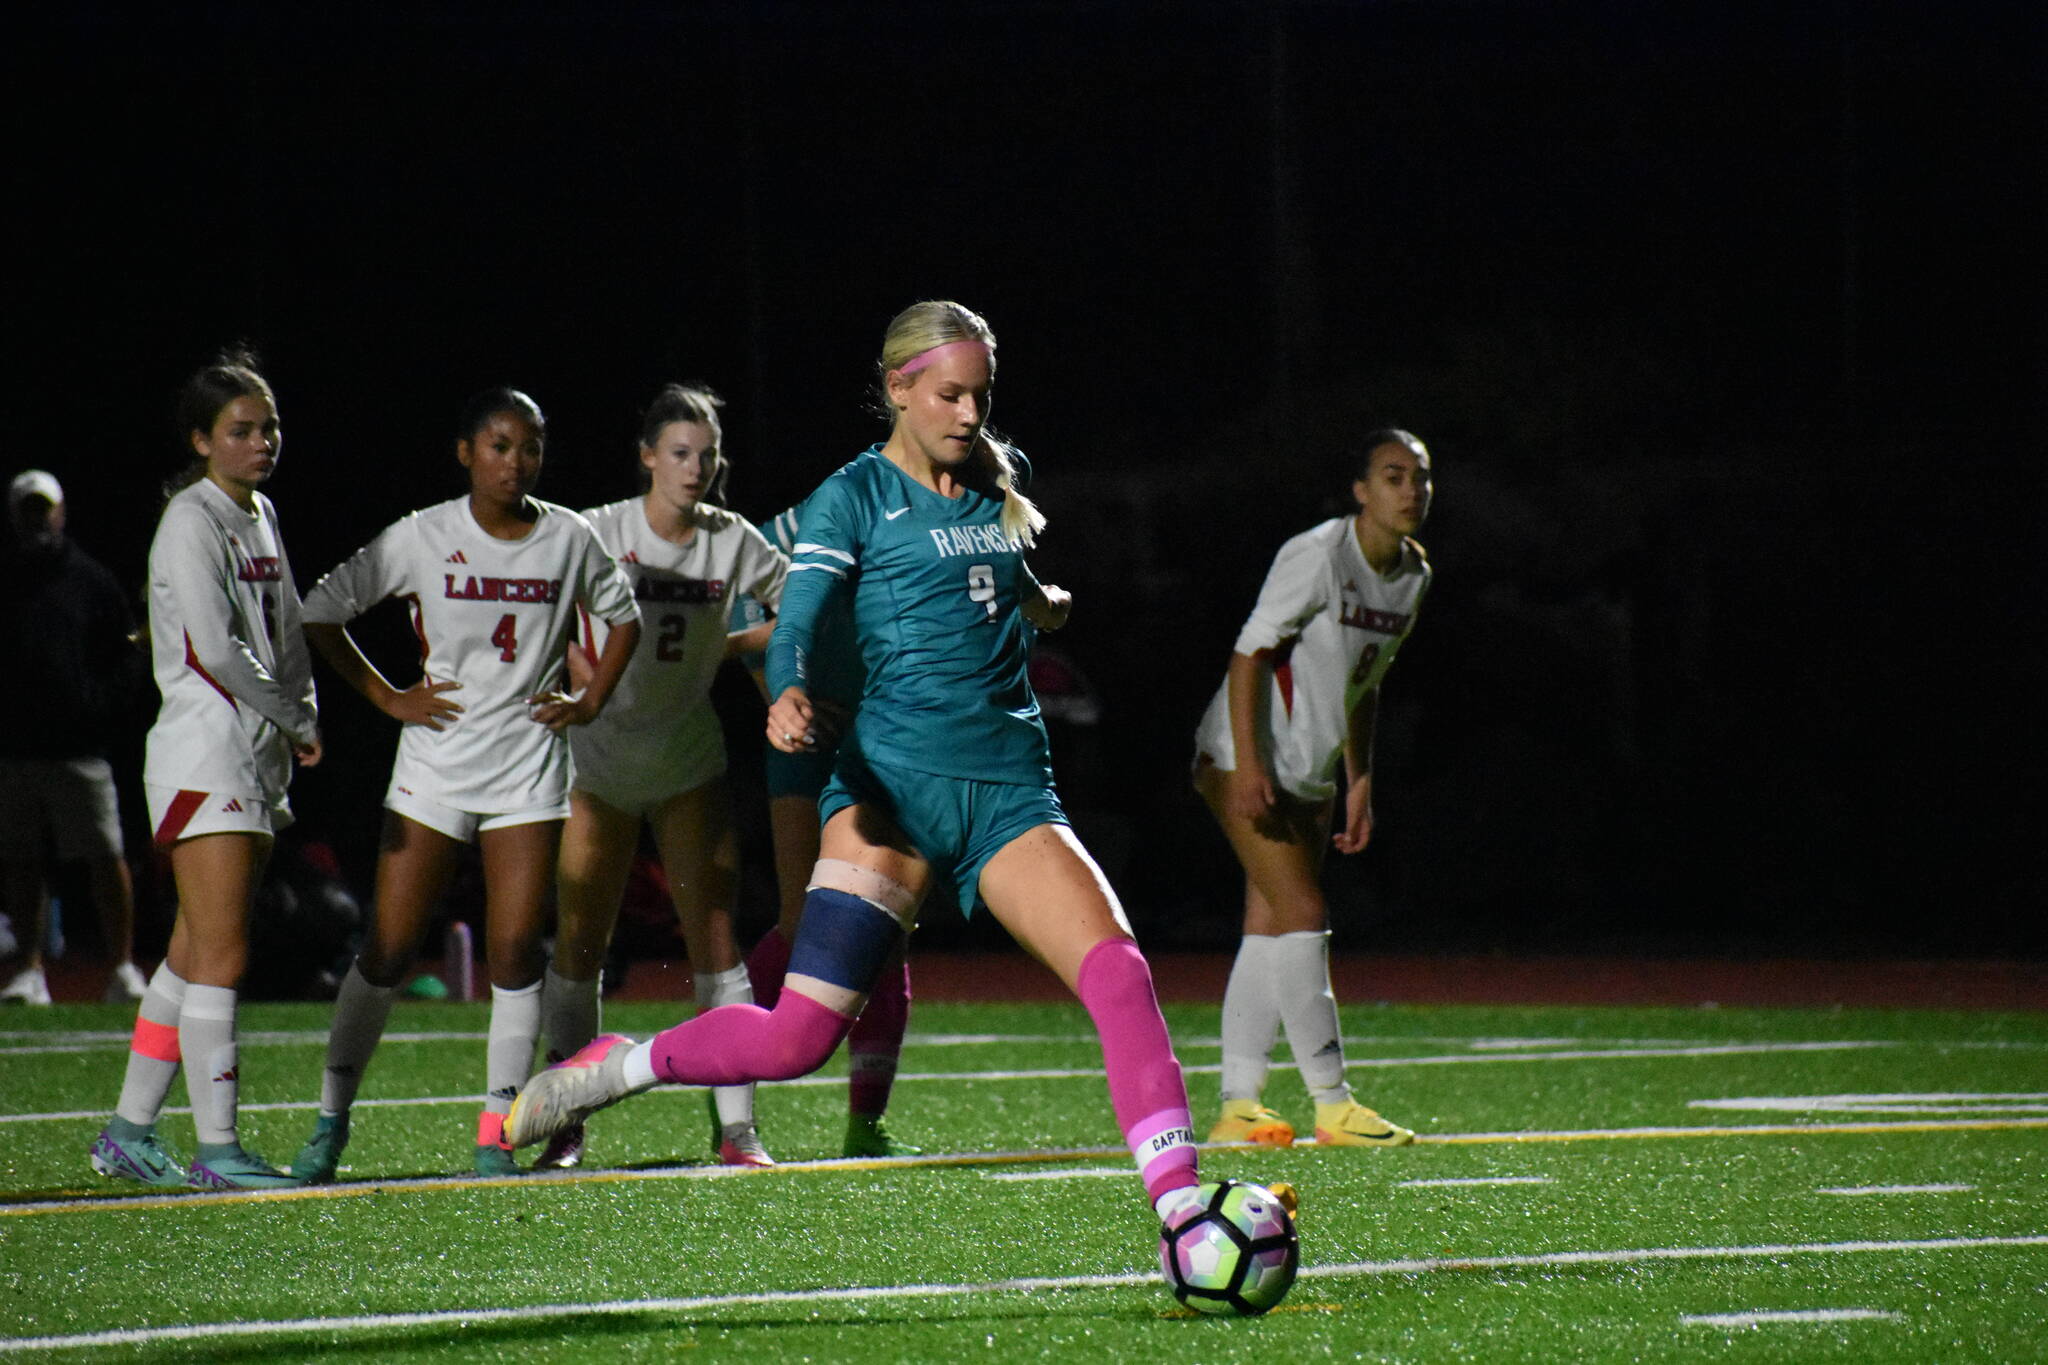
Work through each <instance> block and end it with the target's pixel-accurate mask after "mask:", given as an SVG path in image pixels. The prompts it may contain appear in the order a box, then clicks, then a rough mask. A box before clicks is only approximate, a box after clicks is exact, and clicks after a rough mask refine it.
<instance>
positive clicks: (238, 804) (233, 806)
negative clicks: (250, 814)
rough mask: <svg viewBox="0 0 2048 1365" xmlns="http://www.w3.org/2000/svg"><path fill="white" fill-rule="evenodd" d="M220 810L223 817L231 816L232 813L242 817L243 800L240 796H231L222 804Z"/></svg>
mask: <svg viewBox="0 0 2048 1365" xmlns="http://www.w3.org/2000/svg"><path fill="white" fill-rule="evenodd" d="M220 809H221V814H223V815H226V814H229V813H230V812H232V813H233V814H236V815H240V814H241V813H242V800H241V798H240V797H238V796H230V797H229V798H228V799H227V800H226V801H225V802H223V803H222V804H221V808H220Z"/></svg>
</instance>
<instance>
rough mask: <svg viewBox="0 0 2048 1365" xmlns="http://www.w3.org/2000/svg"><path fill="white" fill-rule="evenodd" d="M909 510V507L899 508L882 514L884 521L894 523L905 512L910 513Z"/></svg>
mask: <svg viewBox="0 0 2048 1365" xmlns="http://www.w3.org/2000/svg"><path fill="white" fill-rule="evenodd" d="M909 510H910V509H909V508H908V507H899V508H897V509H896V510H895V511H893V512H884V513H882V520H883V521H894V520H896V518H898V517H900V516H902V515H903V514H904V513H905V512H908V511H909Z"/></svg>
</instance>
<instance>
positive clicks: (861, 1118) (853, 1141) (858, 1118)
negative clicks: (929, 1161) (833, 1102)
mask: <svg viewBox="0 0 2048 1365" xmlns="http://www.w3.org/2000/svg"><path fill="white" fill-rule="evenodd" d="M845 1153H846V1155H847V1156H852V1157H876V1156H923V1155H924V1148H922V1147H913V1146H911V1145H910V1144H909V1143H907V1142H899V1141H898V1140H897V1139H895V1138H893V1137H890V1136H889V1129H888V1127H887V1126H886V1125H885V1124H884V1123H883V1122H882V1116H881V1115H880V1114H848V1115H847V1116H846V1147H845Z"/></svg>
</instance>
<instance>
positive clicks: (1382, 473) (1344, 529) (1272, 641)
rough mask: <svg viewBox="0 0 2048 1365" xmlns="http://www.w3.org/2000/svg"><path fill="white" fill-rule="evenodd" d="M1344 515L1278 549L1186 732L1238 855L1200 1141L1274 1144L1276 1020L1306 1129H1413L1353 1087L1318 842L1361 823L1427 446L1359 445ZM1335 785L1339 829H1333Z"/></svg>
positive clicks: (1421, 578)
mask: <svg viewBox="0 0 2048 1365" xmlns="http://www.w3.org/2000/svg"><path fill="white" fill-rule="evenodd" d="M1361 446H1362V450H1363V458H1362V459H1361V461H1360V463H1359V465H1358V467H1357V470H1356V477H1355V478H1354V479H1353V481H1352V484H1351V492H1352V496H1353V497H1354V498H1355V499H1356V500H1357V502H1358V511H1357V512H1356V513H1355V514H1354V515H1352V516H1348V517H1338V518H1335V519H1334V520H1331V521H1326V522H1324V523H1323V524H1322V525H1320V526H1318V527H1315V528H1314V529H1313V530H1309V531H1304V532H1303V533H1302V534H1300V535H1298V536H1296V537H1294V538H1293V539H1292V540H1290V541H1288V542H1287V543H1286V544H1285V545H1283V546H1281V547H1280V553H1279V555H1278V556H1276V557H1275V559H1274V560H1273V567H1272V569H1271V570H1270V571H1269V572H1268V573H1267V575H1266V582H1265V585H1264V586H1263V587H1262V588H1260V590H1259V601H1258V605H1257V606H1255V607H1254V608H1253V609H1252V614H1251V618H1250V619H1249V620H1248V621H1246V622H1245V625H1244V629H1243V630H1242V631H1241V632H1240V633H1239V635H1238V637H1237V648H1236V651H1235V652H1234V653H1233V654H1232V655H1231V658H1230V669H1229V673H1228V675H1227V676H1226V677H1225V679H1224V682H1223V686H1222V687H1221V688H1219V689H1218V690H1217V693H1216V696H1215V698H1214V700H1212V701H1211V702H1210V704H1209V709H1208V712H1207V714H1205V715H1204V716H1203V717H1202V723H1201V727H1200V729H1199V730H1198V731H1197V732H1196V735H1195V750H1196V753H1195V789H1196V790H1197V791H1199V792H1200V793H1201V795H1202V799H1203V800H1204V801H1206V802H1207V803H1208V805H1209V810H1210V812H1211V813H1212V814H1214V815H1215V817H1216V821H1217V823H1218V824H1219V825H1221V826H1222V827H1223V834H1224V837H1225V838H1227V839H1228V840H1229V841H1230V847H1231V850H1232V851H1233V852H1235V853H1236V854H1237V859H1238V862H1239V863H1241V864H1242V865H1243V866H1244V875H1245V890H1244V938H1243V941H1242V942H1241V943H1240V945H1239V947H1238V954H1237V961H1236V963H1235V964H1234V965H1233V966H1232V968H1231V972H1230V983H1229V985H1228V986H1227V987H1226V988H1225V991H1224V996H1223V1085H1222V1090H1223V1113H1222V1117H1221V1118H1220V1119H1218V1121H1217V1123H1216V1125H1215V1126H1214V1127H1213V1128H1211V1129H1210V1130H1209V1140H1210V1141H1212V1142H1258V1143H1264V1144H1267V1145H1271V1146H1286V1145H1287V1144H1289V1143H1292V1142H1293V1141H1294V1128H1293V1126H1292V1125H1291V1124H1289V1123H1288V1122H1287V1120H1285V1119H1283V1118H1282V1117H1280V1115H1278V1114H1276V1113H1275V1112H1273V1111H1272V1110H1271V1109H1269V1108H1267V1107H1266V1106H1265V1105H1264V1104H1263V1103H1262V1102H1261V1101H1260V1098H1259V1097H1260V1092H1261V1091H1262V1090H1263V1089H1264V1087H1265V1082H1266V1072H1267V1069H1268V1067H1269V1065H1270V1062H1271V1057H1272V1052H1273V1044H1274V1043H1275V1041H1277V1039H1278V1037H1279V1032H1280V1028H1281V1025H1282V1024H1283V1023H1284V1024H1285V1025H1286V1028H1287V1041H1288V1045H1289V1046H1290V1047H1291V1048H1292V1049H1293V1051H1294V1060H1295V1065H1296V1066H1297V1067H1299V1068H1300V1071H1301V1077H1302V1080H1303V1081H1304V1082H1305V1083H1306V1084H1307V1085H1308V1088H1309V1091H1310V1093H1311V1095H1313V1096H1314V1098H1315V1102H1316V1122H1315V1135H1316V1141H1317V1142H1320V1143H1326V1144H1332V1145H1337V1146H1353V1147H1357V1146H1366V1147H1397V1146H1400V1145H1402V1144H1404V1143H1408V1142H1412V1141H1414V1140H1415V1135H1414V1134H1413V1133H1412V1132H1410V1131H1409V1130H1408V1129H1406V1128H1403V1127H1401V1126H1400V1125H1398V1124H1394V1123H1389V1122H1388V1121H1387V1120H1385V1119H1383V1118H1381V1117H1380V1116H1379V1115H1378V1114H1376V1113H1374V1112H1373V1111H1372V1110H1371V1109H1368V1108H1367V1107H1365V1106H1364V1105H1362V1104H1360V1103H1358V1102H1357V1101H1356V1100H1355V1099H1353V1098H1352V1095H1351V1087H1350V1085H1349V1084H1348V1083H1347V1082H1346V1081H1345V1079H1344V1044H1343V1039H1342V1035H1341V1034H1340V1032H1339V1030H1338V1025H1337V1002H1336V998H1335V996H1334V995H1333V993H1332V992H1331V989H1330V965H1329V943H1330V916H1329V907H1328V905H1327V904H1326V903H1325V901H1324V899H1323V893H1322V889H1321V887H1320V886H1319V885H1318V877H1319V875H1320V873H1321V871H1322V865H1323V852H1324V848H1325V845H1326V844H1334V846H1335V847H1336V849H1337V851H1338V852H1339V853H1357V852H1358V851H1360V850H1361V849H1363V848H1364V847H1365V845H1366V841H1367V840H1368V839H1369V838H1370V837H1371V835H1372V737H1373V721H1374V717H1375V715H1376V714H1377V707H1378V698H1379V686H1380V680H1381V679H1382V678H1384V677H1385V676H1386V672H1387V666H1388V665H1389V664H1391V663H1392V662H1393V660H1394V652H1395V651H1396V650H1398V649H1399V648H1400V647H1401V642H1402V641H1403V640H1405V639H1407V638H1408V632H1409V631H1410V629H1412V628H1413V626H1414V624H1415V613H1416V610H1417V608H1418V607H1419V606H1420V605H1421V603H1422V595H1423V593H1424V592H1425V591H1426V590H1427V589H1428V587H1429V561H1428V560H1427V559H1425V558H1424V557H1423V554H1422V547H1421V546H1420V545H1418V544H1416V543H1415V541H1414V540H1412V539H1410V538H1409V537H1410V536H1411V535H1412V534H1413V533H1414V532H1415V531H1417V530H1419V529H1420V528H1421V526H1422V521H1423V518H1425V517H1426V516H1428V515H1429V500H1430V468H1429V451H1428V450H1427V449H1425V448H1424V446H1423V444H1422V442H1421V441H1419V440H1417V439H1416V438H1415V437H1413V436H1411V435H1410V434H1408V433H1407V432H1405V431H1394V430H1385V431H1376V432H1373V433H1372V434H1371V435H1369V436H1367V437H1366V438H1365V439H1364V441H1363V442H1362V443H1361ZM1340 789H1341V790H1342V792H1343V796H1344V824H1343V829H1342V831H1341V832H1340V833H1338V834H1337V835H1336V836H1335V838H1334V839H1332V838H1331V837H1330V825H1331V814H1332V806H1333V805H1334V802H1335V798H1336V796H1337V794H1338V792H1339V790H1340Z"/></svg>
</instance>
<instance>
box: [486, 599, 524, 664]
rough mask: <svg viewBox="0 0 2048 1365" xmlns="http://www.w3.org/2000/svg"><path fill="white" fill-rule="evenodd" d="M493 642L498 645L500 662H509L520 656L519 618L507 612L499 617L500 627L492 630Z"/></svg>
mask: <svg viewBox="0 0 2048 1365" xmlns="http://www.w3.org/2000/svg"><path fill="white" fill-rule="evenodd" d="M491 643H492V644H494V645H496V646H497V647H498V662H499V663H503V664H509V663H511V662H512V661H513V660H515V659H517V658H518V657H519V618H518V617H516V616H514V615H513V614H512V613H511V612H509V611H508V612H506V613H505V614H504V615H503V616H501V617H499V618H498V628H497V629H496V630H494V631H492V632H491Z"/></svg>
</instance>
